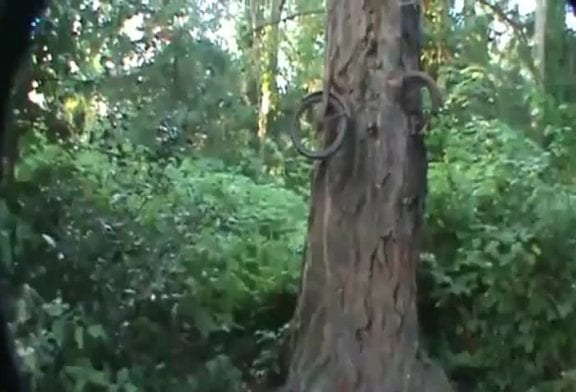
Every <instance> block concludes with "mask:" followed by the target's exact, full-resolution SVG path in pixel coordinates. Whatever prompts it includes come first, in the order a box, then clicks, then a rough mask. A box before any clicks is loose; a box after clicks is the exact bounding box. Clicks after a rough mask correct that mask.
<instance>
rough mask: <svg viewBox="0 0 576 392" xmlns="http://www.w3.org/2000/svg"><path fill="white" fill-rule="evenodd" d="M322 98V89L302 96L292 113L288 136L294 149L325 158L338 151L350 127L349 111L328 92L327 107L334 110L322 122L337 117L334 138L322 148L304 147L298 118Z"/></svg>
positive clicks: (310, 155)
mask: <svg viewBox="0 0 576 392" xmlns="http://www.w3.org/2000/svg"><path fill="white" fill-rule="evenodd" d="M323 100H324V92H322V91H316V92H313V93H311V94H309V95H307V96H306V97H304V98H303V99H302V102H301V103H300V106H299V107H298V110H297V111H296V113H295V115H294V118H293V124H292V127H291V128H290V138H291V139H292V143H294V147H296V150H298V152H299V153H300V154H302V155H304V156H305V157H307V158H311V159H326V158H328V157H329V156H331V155H332V154H334V153H335V152H336V151H338V149H339V148H340V147H341V146H342V144H343V142H344V136H345V135H346V132H347V131H348V129H349V127H350V112H349V110H348V108H347V107H346V105H345V104H344V103H343V102H342V101H341V100H340V99H339V98H338V97H337V96H336V95H334V94H332V93H329V95H328V108H327V109H328V110H331V111H334V112H335V114H334V115H330V116H327V117H325V118H324V124H326V123H327V122H330V121H332V120H334V119H339V122H338V125H337V135H336V138H335V139H334V141H333V142H332V143H331V144H330V145H329V146H328V147H326V148H324V149H322V150H318V151H313V150H310V149H308V148H306V147H305V146H304V144H303V143H302V140H301V137H300V131H301V128H300V118H301V117H302V115H303V114H304V113H305V112H306V111H307V110H308V109H311V108H312V107H313V106H314V105H318V104H321V103H322V102H323Z"/></svg>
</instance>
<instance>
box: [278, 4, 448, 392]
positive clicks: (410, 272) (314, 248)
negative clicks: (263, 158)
mask: <svg viewBox="0 0 576 392" xmlns="http://www.w3.org/2000/svg"><path fill="white" fill-rule="evenodd" d="M402 3H407V1H402ZM412 3H417V1H413V2H412ZM327 12H328V16H327V32H326V43H327V46H326V58H325V79H324V89H325V91H332V92H333V93H337V94H338V95H339V96H340V97H341V98H342V99H343V100H344V101H345V102H347V104H348V105H349V108H350V111H351V113H352V121H353V126H352V128H351V129H350V130H349V132H348V135H347V139H346V140H345V142H344V145H343V147H342V148H341V149H340V150H339V151H338V152H337V153H336V154H334V155H332V156H331V157H329V158H328V159H326V160H323V161H319V162H318V163H317V164H316V165H315V167H314V170H313V178H312V199H311V209H310V217H309V228H308V242H307V251H306V256H305V259H304V265H303V271H302V282H301V289H300V290H301V291H300V297H299V300H298V305H297V309H296V313H295V316H294V320H293V335H292V353H291V360H290V368H289V374H288V379H287V382H286V385H285V387H284V390H285V391H290V392H316V391H318V392H331V391H334V392H348V391H350V392H372V391H374V392H376V391H378V392H400V391H408V392H412V391H414V392H416V391H418V392H423V391H424V392H425V391H438V392H440V391H441V392H444V391H449V390H450V385H449V383H448V381H447V379H446V377H445V375H444V373H443V372H442V371H441V369H440V368H439V367H437V366H436V365H434V364H432V363H431V362H429V361H426V360H424V359H422V358H421V355H420V349H419V341H418V335H419V333H418V320H417V311H416V283H415V269H416V265H417V263H418V259H419V249H420V237H421V223H422V216H423V209H424V200H425V197H426V172H427V162H426V150H425V146H424V142H423V137H422V134H420V133H419V132H418V130H419V128H420V127H421V125H422V124H421V122H422V115H421V107H420V106H421V103H420V94H419V93H417V92H416V93H412V94H408V96H406V94H402V90H403V88H402V86H403V84H402V79H401V76H402V74H403V72H405V71H408V70H417V69H418V68H419V50H420V49H419V39H420V31H419V26H420V8H419V5H418V4H403V5H400V1H399V0H327ZM327 126H328V127H331V126H332V127H333V126H334V124H331V125H327ZM329 130H330V129H329ZM330 133H331V132H328V134H330Z"/></svg>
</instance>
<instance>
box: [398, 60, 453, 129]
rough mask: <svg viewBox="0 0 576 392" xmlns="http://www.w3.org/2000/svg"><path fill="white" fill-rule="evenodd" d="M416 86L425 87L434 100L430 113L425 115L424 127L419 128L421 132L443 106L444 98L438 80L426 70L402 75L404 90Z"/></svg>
mask: <svg viewBox="0 0 576 392" xmlns="http://www.w3.org/2000/svg"><path fill="white" fill-rule="evenodd" d="M414 86H417V87H419V88H422V87H425V88H426V89H427V90H428V92H429V94H430V99H431V100H432V109H431V111H430V113H427V114H425V115H424V118H423V121H422V127H421V129H419V130H418V132H421V131H422V130H423V129H424V128H426V125H427V124H428V122H429V121H430V118H431V117H432V116H434V115H436V114H438V112H439V111H440V108H442V105H443V99H442V93H441V92H440V89H439V88H438V85H437V84H436V81H435V80H434V79H432V77H431V76H430V75H428V74H427V73H425V72H420V71H407V72H406V73H405V74H404V75H403V76H402V88H403V90H404V92H406V91H407V90H410V89H412V88H413V87H414Z"/></svg>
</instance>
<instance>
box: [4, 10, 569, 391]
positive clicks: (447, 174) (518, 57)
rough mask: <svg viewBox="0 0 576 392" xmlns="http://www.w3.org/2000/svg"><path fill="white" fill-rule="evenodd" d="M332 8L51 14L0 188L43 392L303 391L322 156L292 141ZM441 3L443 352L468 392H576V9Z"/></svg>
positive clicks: (437, 242)
mask: <svg viewBox="0 0 576 392" xmlns="http://www.w3.org/2000/svg"><path fill="white" fill-rule="evenodd" d="M324 3H325V2H324V0H307V1H304V0H250V1H238V0H232V1H222V2H219V1H214V0H59V1H53V2H52V3H51V4H50V6H49V9H48V12H47V13H46V15H44V16H43V17H41V18H39V19H38V20H37V21H36V23H35V26H34V47H33V51H32V53H31V55H30V58H29V59H28V61H26V63H25V64H24V65H23V66H22V69H21V71H20V73H19V75H18V78H17V80H16V85H15V88H14V92H13V102H12V105H13V113H12V116H11V117H10V123H9V131H10V132H9V135H8V141H7V153H8V158H9V159H8V161H7V162H5V165H6V166H7V168H5V169H6V174H5V178H4V181H3V182H4V183H3V184H2V187H1V189H0V192H1V197H0V261H1V262H0V286H1V288H2V290H3V292H6V293H9V298H10V301H9V302H10V306H9V314H10V320H11V327H12V331H13V335H14V336H15V340H16V342H15V343H16V350H17V353H18V357H19V360H20V363H21V365H22V368H23V369H24V371H25V373H26V376H27V378H28V380H29V382H30V383H31V385H32V386H33V390H34V391H39V392H65V391H87V392H91V391H117V392H133V391H162V392H180V391H186V392H200V391H201V392H264V391H274V390H276V388H279V387H280V386H282V385H283V383H284V382H285V379H286V375H287V363H288V362H289V359H288V357H289V352H288V351H289V350H288V346H289V328H290V322H291V320H292V318H293V316H294V312H295V307H296V303H297V299H298V293H299V289H300V276H301V274H302V267H301V265H302V260H303V256H304V254H305V243H306V236H307V228H308V224H309V222H308V216H309V214H310V207H309V205H310V199H311V184H310V182H311V181H310V177H311V175H310V173H311V170H312V167H313V165H314V162H313V161H311V160H310V159H307V158H306V157H304V156H302V155H301V154H299V152H298V150H297V149H296V148H295V147H294V144H293V143H292V141H291V138H290V130H291V128H292V127H293V115H294V111H295V110H297V108H298V106H299V105H300V102H301V100H302V98H303V97H305V96H307V95H308V94H310V93H312V92H314V91H318V90H321V89H322V83H323V77H324V74H323V73H324V65H325V47H326V12H327V10H326V6H325V4H324ZM422 9H423V15H422V22H421V23H422V27H423V30H422V34H423V35H422V48H421V62H422V68H423V69H424V70H425V71H426V72H427V73H428V74H429V75H431V76H432V78H433V79H434V80H435V81H436V83H437V84H438V86H439V88H440V90H441V91H442V94H443V98H444V105H443V107H442V109H441V111H440V112H439V113H438V114H437V115H435V116H434V117H432V118H431V119H430V122H429V124H428V127H427V128H428V129H427V130H426V134H425V137H424V140H425V143H426V147H427V159H428V185H427V197H426V203H425V216H424V228H423V238H422V252H421V254H420V262H419V264H418V268H417V277H416V280H417V287H418V289H417V291H418V297H417V307H418V322H419V329H420V331H419V334H420V343H421V344H422V345H423V347H425V349H426V352H427V354H428V355H429V357H430V358H433V359H434V361H436V362H437V363H438V364H439V365H440V366H441V367H442V369H444V371H445V373H446V375H447V376H448V377H449V378H450V380H451V381H452V383H453V385H454V387H455V391H469V392H499V391H509V392H540V391H542V392H547V391H550V392H563V391H575V390H576V335H575V334H574V331H575V326H576V237H575V236H574V233H576V208H575V207H576V154H575V156H574V157H572V152H575V151H576V133H575V130H576V129H575V125H574V124H576V76H575V75H576V28H575V27H576V18H575V17H574V16H572V15H571V14H570V12H569V11H568V10H567V8H566V6H565V4H564V2H562V1H548V0H534V1H528V0H520V1H511V0H460V1H457V0H423V1H422ZM423 95H424V105H425V106H426V105H427V104H429V102H428V101H429V99H428V97H427V96H426V94H423ZM302 134H303V138H305V140H306V143H308V142H310V143H313V139H314V130H313V129H309V128H307V127H303V129H302ZM572 230H574V231H572ZM373 284H378V283H377V282H376V283H373Z"/></svg>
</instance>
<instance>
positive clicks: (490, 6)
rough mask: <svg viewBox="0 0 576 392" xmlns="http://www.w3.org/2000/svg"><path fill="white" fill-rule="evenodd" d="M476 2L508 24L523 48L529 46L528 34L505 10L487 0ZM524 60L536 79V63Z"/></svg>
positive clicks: (537, 76) (537, 75)
mask: <svg viewBox="0 0 576 392" xmlns="http://www.w3.org/2000/svg"><path fill="white" fill-rule="evenodd" d="M478 3H480V4H482V5H483V6H485V7H486V8H488V9H489V10H490V11H492V12H493V13H494V14H495V15H496V16H498V17H499V18H500V19H502V20H503V21H504V22H505V23H506V24H507V25H508V26H510V27H511V28H512V30H513V31H514V33H515V35H516V37H518V39H519V40H520V41H521V43H522V45H524V47H525V48H530V40H529V38H528V36H527V35H526V33H525V32H524V28H523V27H522V25H521V24H519V23H518V22H517V21H515V20H514V19H512V17H510V16H509V15H507V14H506V12H505V11H504V10H503V9H502V8H500V7H498V6H497V5H495V4H492V3H490V2H489V1H487V0H478ZM525 61H526V65H527V66H528V68H529V69H530V72H531V73H532V74H533V76H534V77H535V78H536V79H538V78H539V74H538V71H537V70H536V65H535V64H534V62H533V61H531V60H530V59H525Z"/></svg>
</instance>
